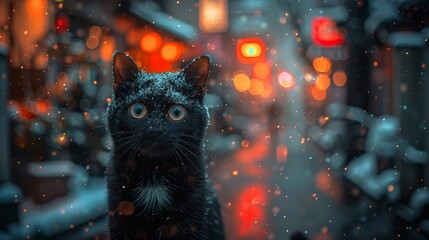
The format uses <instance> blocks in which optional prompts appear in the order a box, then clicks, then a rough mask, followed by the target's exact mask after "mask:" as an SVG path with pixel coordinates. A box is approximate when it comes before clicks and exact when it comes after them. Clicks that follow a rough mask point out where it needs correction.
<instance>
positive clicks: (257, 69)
mask: <svg viewBox="0 0 429 240" xmlns="http://www.w3.org/2000/svg"><path fill="white" fill-rule="evenodd" d="M253 73H254V74H255V76H256V77H257V78H259V79H265V78H267V77H268V75H270V66H268V64H267V63H265V62H258V63H256V64H255V65H254V66H253Z"/></svg>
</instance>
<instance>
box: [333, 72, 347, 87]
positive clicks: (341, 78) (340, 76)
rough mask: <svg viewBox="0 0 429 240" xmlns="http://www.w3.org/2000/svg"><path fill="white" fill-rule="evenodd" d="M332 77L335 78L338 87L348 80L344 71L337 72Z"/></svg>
mask: <svg viewBox="0 0 429 240" xmlns="http://www.w3.org/2000/svg"><path fill="white" fill-rule="evenodd" d="M332 79H333V80H334V84H335V85H336V86H338V87H342V86H344V85H345V84H346V82H347V74H346V73H345V72H343V71H338V72H335V73H334V75H333V76H332Z"/></svg>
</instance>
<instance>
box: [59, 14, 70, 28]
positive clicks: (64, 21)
mask: <svg viewBox="0 0 429 240" xmlns="http://www.w3.org/2000/svg"><path fill="white" fill-rule="evenodd" d="M55 27H56V29H57V33H62V32H65V31H67V30H68V29H69V27H70V20H69V18H68V16H66V15H63V14H62V15H58V17H57V18H56V19H55Z"/></svg>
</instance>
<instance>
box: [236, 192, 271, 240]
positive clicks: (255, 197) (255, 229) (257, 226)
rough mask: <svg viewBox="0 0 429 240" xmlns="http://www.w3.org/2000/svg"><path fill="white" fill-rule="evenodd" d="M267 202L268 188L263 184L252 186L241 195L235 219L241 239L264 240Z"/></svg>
mask: <svg viewBox="0 0 429 240" xmlns="http://www.w3.org/2000/svg"><path fill="white" fill-rule="evenodd" d="M266 201H267V196H266V187H265V186H264V185H262V184H258V185H250V186H248V187H246V188H245V189H244V190H243V191H242V192H241V193H240V194H239V197H238V203H237V209H236V215H235V218H236V223H237V225H238V233H239V235H240V237H252V239H263V238H264V236H265V231H264V221H265V208H264V205H265V204H266Z"/></svg>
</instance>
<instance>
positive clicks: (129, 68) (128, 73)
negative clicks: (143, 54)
mask: <svg viewBox="0 0 429 240" xmlns="http://www.w3.org/2000/svg"><path fill="white" fill-rule="evenodd" d="M139 71H140V70H139V68H138V67H137V65H136V64H135V62H134V61H133V60H132V59H131V58H130V56H128V55H126V54H125V53H123V52H115V53H114V54H113V79H114V83H113V89H114V90H115V91H116V89H117V87H119V86H120V85H122V84H124V83H126V82H132V81H134V80H135V79H136V78H137V74H138V73H139Z"/></svg>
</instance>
